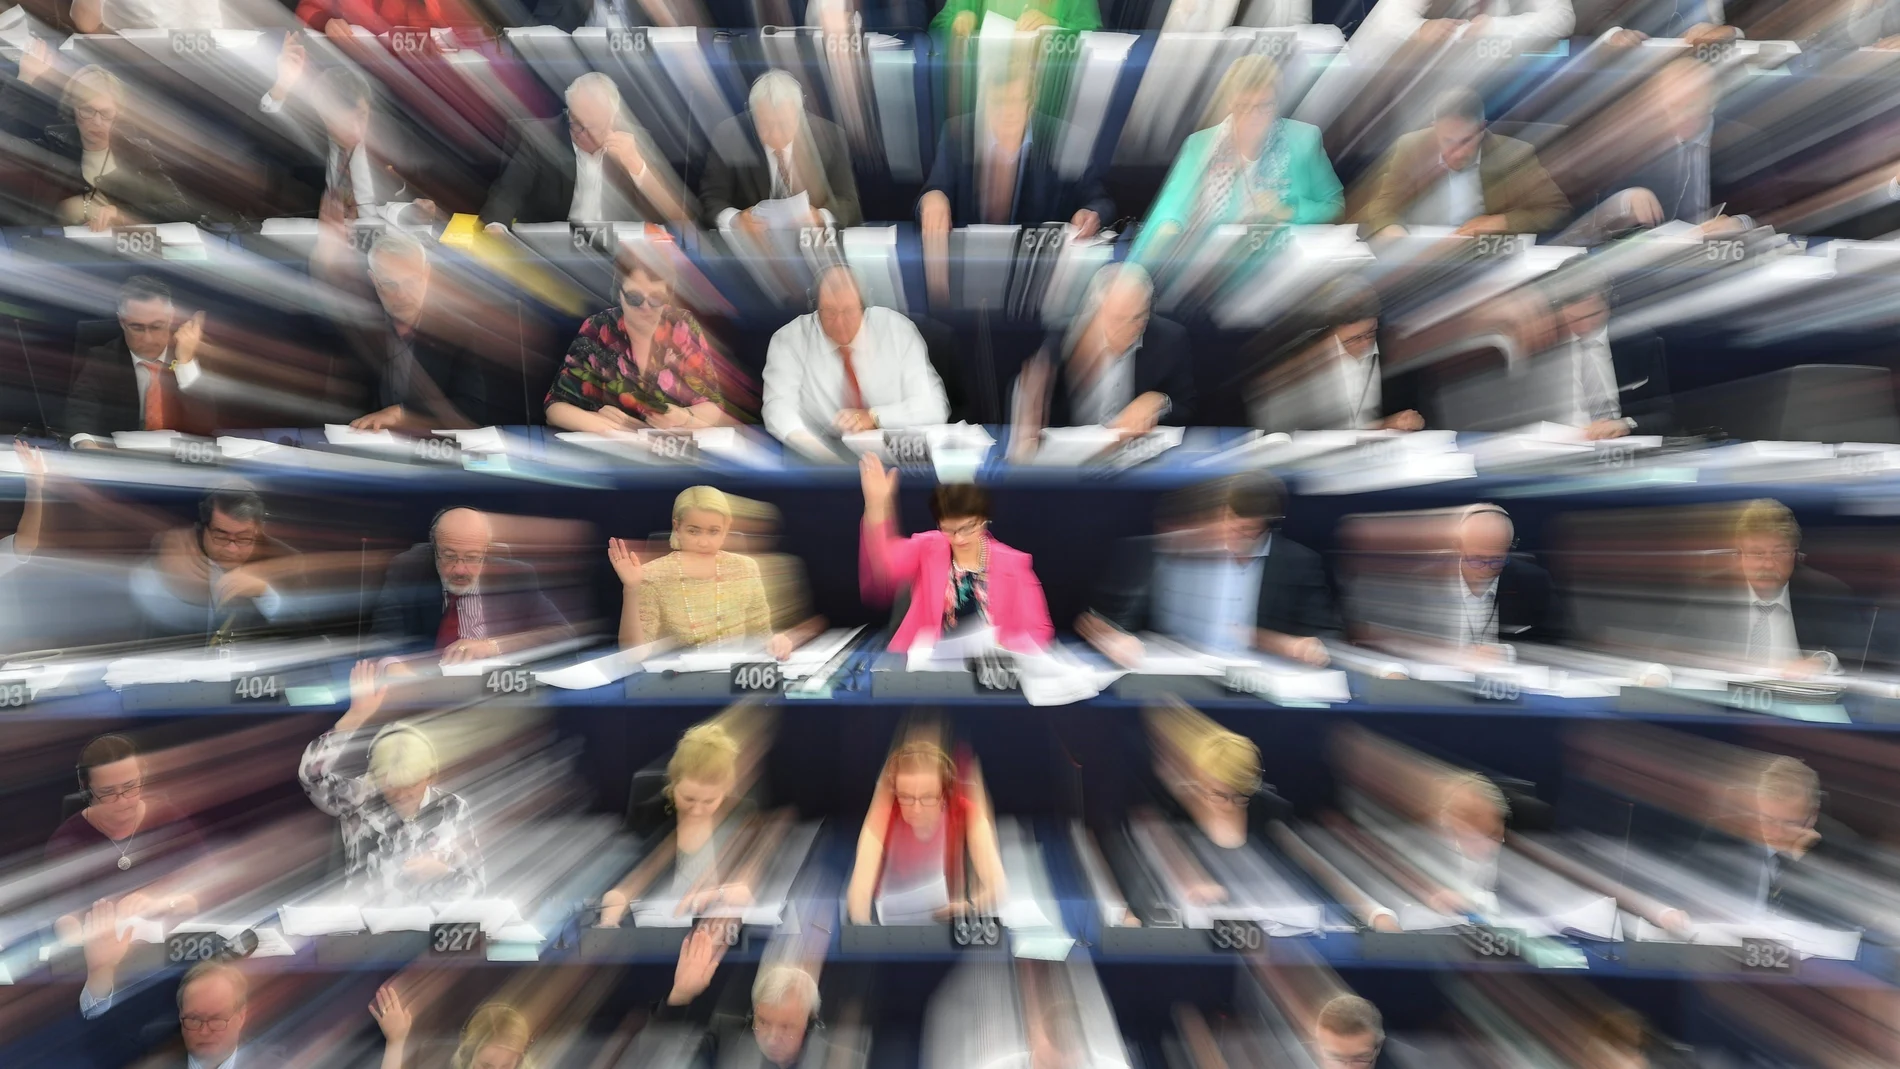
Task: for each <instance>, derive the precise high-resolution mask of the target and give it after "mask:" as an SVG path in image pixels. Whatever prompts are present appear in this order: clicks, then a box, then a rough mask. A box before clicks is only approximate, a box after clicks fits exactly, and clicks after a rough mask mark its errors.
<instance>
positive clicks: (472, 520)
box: [375, 508, 571, 664]
mask: <svg viewBox="0 0 1900 1069" xmlns="http://www.w3.org/2000/svg"><path fill="white" fill-rule="evenodd" d="M506 548H507V547H505V546H502V545H500V544H498V543H497V542H496V541H495V531H494V524H493V521H492V519H491V518H490V517H489V516H488V515H487V514H486V513H483V512H478V511H476V510H475V509H470V508H452V509H444V510H443V511H442V512H440V513H438V514H437V515H436V518H435V522H434V523H433V524H431V525H430V527H429V540H428V541H427V542H424V543H422V544H421V545H417V546H413V547H411V548H410V549H407V550H405V551H403V552H402V553H400V554H397V556H396V558H395V559H394V560H392V561H390V563H389V571H388V572H387V574H386V575H385V576H384V578H383V591H382V594H381V596H380V597H379V598H378V599H377V603H376V623H375V631H376V634H377V635H378V636H379V637H382V638H388V639H394V640H397V641H399V642H401V643H402V644H404V645H406V646H410V647H424V648H432V649H434V650H437V651H439V652H440V653H441V654H442V661H443V663H444V664H457V663H460V662H463V661H475V660H482V659H484V658H488V657H500V656H504V655H506V654H509V653H513V652H515V651H517V650H522V649H529V648H532V647H535V646H541V645H546V644H547V643H550V642H555V641H559V640H560V639H562V638H566V637H568V636H569V634H571V631H570V629H569V627H568V625H567V623H566V621H565V620H563V619H562V618H561V614H560V613H559V612H558V611H557V610H556V609H555V607H554V605H553V603H552V602H550V601H549V600H548V598H547V596H546V595H545V594H543V593H542V592H541V589H540V586H539V584H538V582H537V581H536V577H535V573H534V569H533V568H532V567H530V566H529V565H528V564H527V563H525V562H523V561H519V560H511V559H508V558H507V557H504V556H502V555H501V554H502V552H504V551H505V550H506Z"/></svg>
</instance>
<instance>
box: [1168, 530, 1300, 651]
mask: <svg viewBox="0 0 1900 1069" xmlns="http://www.w3.org/2000/svg"><path fill="white" fill-rule="evenodd" d="M1272 545H1273V539H1272V537H1271V536H1268V537H1267V538H1266V539H1264V540H1262V541H1261V543H1260V545H1259V547H1258V548H1257V549H1255V550H1253V551H1252V552H1249V553H1248V554H1247V555H1246V556H1243V557H1234V556H1230V555H1228V554H1225V553H1220V554H1207V555H1201V554H1186V553H1162V554H1160V555H1158V556H1156V557H1155V575H1154V622H1155V625H1156V628H1157V629H1158V630H1159V631H1160V632H1161V633H1162V634H1164V635H1167V636H1169V637H1171V638H1176V639H1179V640H1181V641H1183V642H1189V643H1192V644H1194V645H1196V646H1199V647H1201V648H1203V649H1206V650H1211V651H1214V652H1219V653H1238V652H1241V651H1243V650H1247V649H1250V648H1252V646H1253V632H1254V622H1255V621H1256V620H1257V619H1258V618H1259V609H1260V576H1261V573H1262V572H1263V571H1264V570H1265V569H1266V566H1267V551H1268V549H1270V548H1271V547H1272Z"/></svg>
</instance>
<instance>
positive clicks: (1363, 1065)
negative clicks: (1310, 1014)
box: [1312, 994, 1385, 1069]
mask: <svg viewBox="0 0 1900 1069" xmlns="http://www.w3.org/2000/svg"><path fill="white" fill-rule="evenodd" d="M1384 1047H1385V1018H1384V1016H1383V1015H1381V1014H1380V1013H1379V1008H1378V1007H1377V1006H1374V1005H1373V1004H1372V1003H1370V1002H1367V1001H1366V1000H1365V999H1363V998H1360V997H1359V996H1358V995H1348V994H1341V995H1334V996H1333V997H1332V998H1331V999H1328V1000H1327V1002H1326V1004H1325V1005H1323V1006H1321V1007H1320V1010H1319V1013H1318V1014H1317V1015H1316V1016H1315V1017H1314V1018H1313V1043H1312V1051H1313V1064H1314V1065H1315V1066H1316V1067H1317V1069H1373V1067H1374V1066H1376V1065H1383V1064H1385V1063H1384V1062H1383V1061H1381V1060H1380V1058H1379V1053H1380V1051H1381V1050H1382V1049H1383V1048H1384Z"/></svg>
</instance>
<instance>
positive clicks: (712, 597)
mask: <svg viewBox="0 0 1900 1069" xmlns="http://www.w3.org/2000/svg"><path fill="white" fill-rule="evenodd" d="M731 531H732V503H731V502H730V501H729V500H728V499H727V498H726V495H725V494H722V493H720V492H719V491H718V490H715V489H713V488H712V487H710V486H691V487H688V488H686V489H685V490H683V491H681V492H680V495H679V496H678V497H677V498H674V499H673V536H672V539H671V542H670V544H671V546H672V547H673V552H671V553H668V554H666V555H665V556H663V557H660V558H658V559H656V560H651V561H647V562H646V563H641V561H640V555H639V554H638V553H636V552H635V551H634V549H633V546H632V545H631V544H630V543H629V542H628V541H627V540H626V539H621V538H615V539H612V540H611V541H609V542H608V543H607V557H608V559H609V560H611V561H612V562H613V566H614V573H615V574H616V575H618V576H619V577H620V585H621V589H622V592H623V600H622V602H621V610H620V646H621V648H622V649H631V648H632V647H634V646H643V645H645V644H647V643H649V642H657V641H661V640H669V641H672V642H676V643H679V644H682V645H686V646H704V645H706V644H707V643H710V642H725V641H729V640H734V639H742V638H757V639H761V640H763V641H764V642H765V644H766V648H767V650H769V651H770V652H771V654H772V656H774V657H778V658H780V659H783V658H785V657H787V656H789V655H790V654H791V652H792V645H793V643H792V639H791V637H790V636H788V635H785V634H782V633H777V634H775V633H774V632H773V631H772V607H771V605H770V603H769V602H768V601H767V599H766V594H765V581H764V579H763V578H762V577H761V576H760V573H759V564H758V562H757V561H755V560H753V559H752V558H751V557H748V556H745V555H743V554H739V553H729V552H727V551H726V549H725V544H726V536H727V535H728V534H729V533H730V532H731Z"/></svg>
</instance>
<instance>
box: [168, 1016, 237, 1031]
mask: <svg viewBox="0 0 1900 1069" xmlns="http://www.w3.org/2000/svg"><path fill="white" fill-rule="evenodd" d="M235 1016H237V1015H236V1014H226V1015H224V1016H222V1017H200V1016H198V1015H197V1014H185V1015H182V1016H180V1017H179V1018H178V1025H179V1027H181V1028H183V1029H185V1030H186V1031H188V1032H222V1031H224V1030H225V1029H227V1028H229V1027H231V1019H232V1018H233V1017H235Z"/></svg>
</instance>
